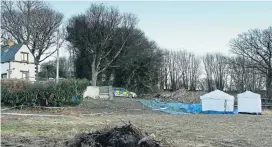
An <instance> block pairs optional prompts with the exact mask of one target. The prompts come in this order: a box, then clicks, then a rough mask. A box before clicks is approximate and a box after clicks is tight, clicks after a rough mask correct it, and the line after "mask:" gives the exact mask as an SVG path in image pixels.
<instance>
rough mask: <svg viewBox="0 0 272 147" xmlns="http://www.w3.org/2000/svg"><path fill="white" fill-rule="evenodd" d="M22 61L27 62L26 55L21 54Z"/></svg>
mask: <svg viewBox="0 0 272 147" xmlns="http://www.w3.org/2000/svg"><path fill="white" fill-rule="evenodd" d="M21 57H22V59H21V60H22V61H25V62H28V53H24V52H21Z"/></svg>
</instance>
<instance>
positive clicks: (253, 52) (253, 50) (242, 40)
mask: <svg viewBox="0 0 272 147" xmlns="http://www.w3.org/2000/svg"><path fill="white" fill-rule="evenodd" d="M230 45H231V52H233V53H235V54H237V55H241V56H244V57H245V58H248V59H250V60H251V61H252V63H251V64H250V65H249V66H250V67H252V68H255V69H258V71H260V72H261V73H262V74H264V75H265V76H266V89H267V94H268V95H269V96H270V97H271V98H272V96H271V95H272V27H269V28H267V29H264V30H260V29H254V30H249V31H248V32H246V33H242V34H240V35H238V37H237V38H236V39H233V40H232V41H231V42H230Z"/></svg>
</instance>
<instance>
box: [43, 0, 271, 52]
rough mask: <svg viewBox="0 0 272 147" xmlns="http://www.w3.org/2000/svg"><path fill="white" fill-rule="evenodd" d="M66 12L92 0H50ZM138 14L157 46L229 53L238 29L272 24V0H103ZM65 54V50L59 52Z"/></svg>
mask: <svg viewBox="0 0 272 147" xmlns="http://www.w3.org/2000/svg"><path fill="white" fill-rule="evenodd" d="M48 3H50V5H51V6H52V7H53V8H54V9H55V10H57V11H59V12H61V13H63V14H64V16H65V21H67V20H68V19H69V18H70V17H71V16H73V15H77V14H80V13H84V12H85V11H86V9H87V8H89V7H90V5H91V4H92V3H101V2H93V1H50V2H48ZM103 3H104V4H106V5H111V6H116V7H118V8H119V10H120V11H121V12H131V13H134V14H136V15H137V16H138V18H139V24H138V26H137V27H138V28H140V29H141V30H143V31H144V32H145V33H146V35H147V36H148V37H149V39H151V40H154V41H156V43H157V44H158V45H159V47H162V48H168V49H174V50H178V49H187V50H188V51H192V52H195V53H197V54H199V55H202V54H204V53H206V52H222V53H224V54H227V53H228V50H229V45H228V43H229V41H230V40H231V39H232V38H235V37H236V36H237V35H238V34H239V33H242V32H245V31H247V30H249V29H253V28H260V29H264V28H268V27H269V26H271V25H272V2H231V1H229V2H196V1H192V2H185V1H180V2H177V1H172V2H169V1H168V2H144V1H141V2H125V1H119V2H103ZM60 53H61V54H62V55H68V53H65V50H64V49H62V50H61V52H60Z"/></svg>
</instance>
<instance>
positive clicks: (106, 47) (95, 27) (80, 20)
mask: <svg viewBox="0 0 272 147" xmlns="http://www.w3.org/2000/svg"><path fill="white" fill-rule="evenodd" d="M136 23H137V19H136V17H135V16H134V15H132V14H127V13H125V14H121V13H120V12H119V11H118V9H116V8H114V7H106V6H104V5H103V4H100V5H91V7H90V8H89V9H88V10H87V12H86V13H85V14H84V15H80V16H76V17H74V18H72V19H70V23H69V25H68V26H67V31H68V37H67V40H68V41H69V42H70V43H72V44H73V46H74V47H76V48H77V49H80V50H84V51H85V54H87V55H88V56H89V57H90V58H91V60H90V62H89V63H86V64H91V70H92V85H96V82H97V77H98V74H100V73H101V72H103V71H105V70H106V69H107V68H108V67H109V66H110V65H111V64H112V63H113V61H114V60H115V59H116V58H117V57H118V56H119V54H120V53H121V51H122V50H124V49H125V48H126V47H127V41H128V39H129V38H130V37H131V35H132V31H133V29H134V26H135V25H136ZM117 39H118V40H117Z"/></svg>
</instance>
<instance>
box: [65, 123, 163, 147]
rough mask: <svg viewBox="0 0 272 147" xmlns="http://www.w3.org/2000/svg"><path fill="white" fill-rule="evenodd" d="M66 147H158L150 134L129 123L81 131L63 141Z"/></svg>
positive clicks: (157, 143)
mask: <svg viewBox="0 0 272 147" xmlns="http://www.w3.org/2000/svg"><path fill="white" fill-rule="evenodd" d="M65 145H66V146H68V147H159V146H160V144H159V142H158V141H156V140H154V139H153V137H152V135H150V136H148V135H147V134H146V133H142V132H141V131H140V130H139V129H138V128H136V127H135V126H133V125H131V124H129V125H124V126H122V127H115V128H111V129H109V130H102V131H95V132H93V133H81V134H78V135H76V136H75V137H74V138H72V139H71V140H68V141H66V142H65Z"/></svg>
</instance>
